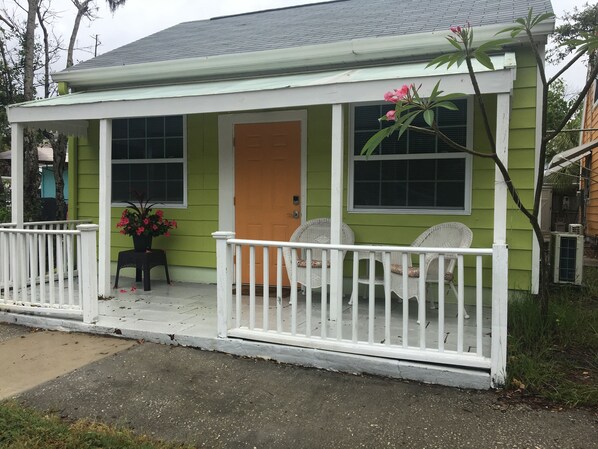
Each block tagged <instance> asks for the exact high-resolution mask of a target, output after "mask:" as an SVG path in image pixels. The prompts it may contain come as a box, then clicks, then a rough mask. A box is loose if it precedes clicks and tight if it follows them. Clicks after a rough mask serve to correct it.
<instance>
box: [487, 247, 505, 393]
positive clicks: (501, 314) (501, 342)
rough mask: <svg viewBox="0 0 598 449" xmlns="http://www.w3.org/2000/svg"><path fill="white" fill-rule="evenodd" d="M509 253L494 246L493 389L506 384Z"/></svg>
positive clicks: (491, 378) (491, 376)
mask: <svg viewBox="0 0 598 449" xmlns="http://www.w3.org/2000/svg"><path fill="white" fill-rule="evenodd" d="M508 262H509V251H508V247H507V245H506V244H504V243H495V244H494V245H492V350H491V363H492V365H491V368H490V380H491V383H492V387H493V388H498V387H501V386H503V385H504V384H505V380H506V370H507V310H508V299H509V277H508V276H509V264H508Z"/></svg>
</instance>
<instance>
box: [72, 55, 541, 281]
mask: <svg viewBox="0 0 598 449" xmlns="http://www.w3.org/2000/svg"><path fill="white" fill-rule="evenodd" d="M517 66H518V69H517V80H516V82H515V89H514V95H513V101H512V114H511V132H510V140H509V147H510V152H509V168H510V170H511V172H512V175H513V178H514V180H515V183H516V185H517V186H519V188H520V194H521V196H522V197H523V198H524V200H526V201H531V197H532V194H533V178H534V174H533V164H534V146H535V106H536V104H535V93H536V69H535V66H534V61H533V58H532V56H531V54H530V53H527V52H524V51H519V52H518V54H517ZM382 94H383V93H382V92H381V97H382ZM486 101H487V104H488V109H489V111H491V120H493V121H494V120H495V113H494V110H495V105H496V101H495V98H494V97H492V96H489V97H487V98H486ZM307 109H308V125H307V133H308V135H307V141H308V162H307V172H308V174H307V178H308V182H307V184H308V185H307V217H306V219H312V218H316V217H326V216H329V214H330V147H331V137H330V128H331V107H330V106H312V107H309V108H307ZM477 116H478V114H477V111H476V112H475V117H477ZM474 122H475V125H474V126H475V130H474V146H475V147H476V148H480V149H484V148H487V140H486V139H485V136H484V133H483V130H482V127H481V123H480V120H474ZM347 128H348V126H347ZM187 130H188V142H187V159H188V162H187V172H188V189H189V192H188V207H187V208H186V209H176V208H175V209H172V208H169V209H165V216H166V217H167V218H169V219H170V218H172V219H175V220H177V222H178V223H179V228H178V229H177V230H175V231H173V236H172V237H170V238H166V237H160V238H158V239H156V241H155V242H156V243H155V245H156V247H157V248H163V249H167V250H169V251H168V258H169V264H170V265H172V266H179V267H189V268H192V267H202V268H209V269H213V268H215V266H216V256H215V243H214V241H213V239H212V237H211V233H212V232H214V231H216V230H218V117H217V114H206V115H192V116H189V117H188V118H187ZM346 141H347V142H348V139H346ZM97 148H98V123H97V122H96V123H92V124H91V126H90V132H89V138H88V139H79V146H78V148H77V149H76V150H73V153H72V154H71V156H70V157H71V158H72V157H73V156H75V158H72V159H71V160H76V161H77V163H76V164H73V165H72V166H74V167H77V166H78V172H77V173H73V172H71V184H70V186H73V188H74V187H76V192H77V194H76V198H77V201H76V204H75V203H73V202H71V207H76V210H74V211H73V215H72V216H76V217H78V218H81V219H84V218H90V219H92V220H93V221H94V222H97V217H98V152H97ZM75 153H76V154H75ZM346 154H347V153H346ZM473 167H474V174H473V192H472V213H471V215H467V216H463V215H456V216H453V215H407V214H405V215H402V214H362V213H359V214H357V213H348V212H346V207H345V213H344V221H345V222H346V223H347V224H349V225H350V226H351V228H352V229H353V230H354V231H355V236H356V241H357V242H358V243H369V244H392V245H408V244H410V243H411V242H412V241H413V240H414V239H415V238H416V237H417V236H418V235H419V234H420V233H421V232H423V231H424V230H425V229H426V228H428V227H430V226H432V225H434V224H437V223H441V222H445V221H460V222H463V223H465V224H466V225H467V226H469V227H470V228H471V229H472V230H473V232H474V241H473V246H474V247H483V248H489V247H490V246H491V245H492V236H493V219H494V209H493V205H494V166H493V164H492V162H491V161H488V160H485V159H480V158H474V162H473ZM346 170H347V163H345V180H346V179H347V172H346ZM70 186H69V187H70ZM73 190H74V189H73ZM346 198H347V196H346V181H345V206H346ZM121 211H122V208H120V207H118V208H113V209H112V229H113V235H112V242H113V244H112V251H111V256H112V259H113V260H115V259H116V256H117V254H118V251H121V250H123V249H128V248H130V247H131V242H130V237H126V236H122V235H120V234H119V233H118V231H117V229H116V223H117V221H118V219H119V217H120V213H121ZM507 226H508V235H507V239H508V243H509V248H510V268H511V270H510V273H509V284H510V287H511V288H513V289H523V290H527V289H529V287H530V282H531V249H532V234H531V232H530V226H529V224H528V223H527V221H526V219H525V217H524V216H523V215H522V214H521V213H520V212H519V211H518V210H517V209H516V207H515V205H514V203H513V202H512V201H510V202H509V211H508V217H507ZM486 266H487V269H486V270H485V278H486V279H485V281H484V282H485V284H486V285H489V283H490V264H489V261H488V262H487V264H486ZM468 271H471V270H468ZM467 278H468V280H469V282H468V283H472V273H471V272H470V273H468V275H467Z"/></svg>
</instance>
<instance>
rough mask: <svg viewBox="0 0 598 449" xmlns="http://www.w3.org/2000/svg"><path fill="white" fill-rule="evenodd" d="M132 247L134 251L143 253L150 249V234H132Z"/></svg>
mask: <svg viewBox="0 0 598 449" xmlns="http://www.w3.org/2000/svg"><path fill="white" fill-rule="evenodd" d="M133 248H135V251H137V252H140V253H143V252H145V251H148V250H150V249H152V236H151V235H134V236H133Z"/></svg>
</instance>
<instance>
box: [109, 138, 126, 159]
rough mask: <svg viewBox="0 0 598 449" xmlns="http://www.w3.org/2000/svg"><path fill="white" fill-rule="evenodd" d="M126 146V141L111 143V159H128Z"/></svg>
mask: <svg viewBox="0 0 598 449" xmlns="http://www.w3.org/2000/svg"><path fill="white" fill-rule="evenodd" d="M128 157H129V152H128V145H127V141H126V140H113V141H112V159H128Z"/></svg>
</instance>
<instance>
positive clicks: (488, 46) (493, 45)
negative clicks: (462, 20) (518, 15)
mask: <svg viewBox="0 0 598 449" xmlns="http://www.w3.org/2000/svg"><path fill="white" fill-rule="evenodd" d="M512 42H513V40H512V39H495V40H493V41H488V42H484V43H483V44H482V45H480V46H479V47H478V48H477V50H478V51H483V52H485V53H486V52H488V51H490V50H498V49H500V48H501V47H502V46H503V45H506V44H510V43H512Z"/></svg>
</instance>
